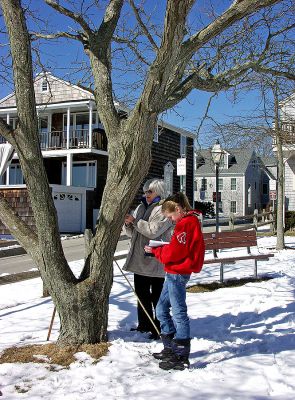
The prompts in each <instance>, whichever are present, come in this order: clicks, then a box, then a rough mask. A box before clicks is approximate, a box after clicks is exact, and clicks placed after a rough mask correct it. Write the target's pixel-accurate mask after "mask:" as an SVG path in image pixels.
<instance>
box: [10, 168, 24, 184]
mask: <svg viewBox="0 0 295 400" xmlns="http://www.w3.org/2000/svg"><path fill="white" fill-rule="evenodd" d="M23 183H24V177H23V173H22V170H21V167H20V164H11V165H10V166H9V185H22V184H23Z"/></svg>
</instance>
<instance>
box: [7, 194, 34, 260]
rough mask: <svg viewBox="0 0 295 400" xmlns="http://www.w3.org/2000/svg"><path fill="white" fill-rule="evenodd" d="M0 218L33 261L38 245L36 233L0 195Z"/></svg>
mask: <svg viewBox="0 0 295 400" xmlns="http://www.w3.org/2000/svg"><path fill="white" fill-rule="evenodd" d="M0 217H1V221H2V222H3V223H4V224H5V225H6V226H7V227H9V230H10V232H11V234H12V235H13V236H14V237H15V238H16V239H17V241H18V242H19V243H20V244H21V245H22V246H23V247H24V248H25V249H26V251H27V252H28V253H29V254H30V255H31V256H32V257H33V258H34V259H35V254H36V253H37V252H38V243H39V242H38V237H37V235H36V233H35V232H34V231H32V229H30V228H29V227H28V225H27V224H26V223H25V222H24V221H23V220H22V219H21V218H20V217H19V216H18V215H17V213H16V212H15V211H14V210H13V208H12V207H11V206H10V205H9V203H8V202H7V201H6V200H5V198H4V197H3V196H2V195H0Z"/></svg>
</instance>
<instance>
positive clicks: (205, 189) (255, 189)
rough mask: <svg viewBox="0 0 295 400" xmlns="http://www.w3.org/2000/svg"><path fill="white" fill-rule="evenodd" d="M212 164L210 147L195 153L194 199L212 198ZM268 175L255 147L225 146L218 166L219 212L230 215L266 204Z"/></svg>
mask: <svg viewBox="0 0 295 400" xmlns="http://www.w3.org/2000/svg"><path fill="white" fill-rule="evenodd" d="M215 176H216V173H215V165H214V163H213V161H212V157H211V152H210V150H202V151H199V152H198V153H197V154H196V172H195V182H196V186H195V187H196V192H195V199H196V200H197V201H210V202H213V194H214V192H215V190H216V178H215ZM269 179H270V178H269V175H268V174H267V172H266V168H265V166H264V164H263V162H262V160H261V159H260V158H259V157H258V156H257V155H256V153H255V151H253V150H247V149H229V150H224V154H223V156H222V159H221V163H220V169H219V192H220V202H219V214H220V215H223V216H229V215H230V213H233V214H236V215H250V214H253V212H254V209H258V210H262V209H263V208H266V207H267V205H268V204H269Z"/></svg>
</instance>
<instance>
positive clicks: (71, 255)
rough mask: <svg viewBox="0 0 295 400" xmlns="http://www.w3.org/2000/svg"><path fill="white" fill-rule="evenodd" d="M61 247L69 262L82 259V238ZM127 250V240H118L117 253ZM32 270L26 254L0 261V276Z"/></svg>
mask: <svg viewBox="0 0 295 400" xmlns="http://www.w3.org/2000/svg"><path fill="white" fill-rule="evenodd" d="M62 246H63V249H64V252H65V256H66V259H67V260H68V261H69V262H70V261H76V260H81V259H82V258H84V237H81V238H73V239H68V240H63V241H62ZM128 248H129V240H120V241H119V242H118V245H117V251H121V250H128ZM32 268H36V267H35V265H34V262H33V261H32V259H31V257H30V256H29V255H27V254H23V255H19V256H12V257H5V258H1V259H0V275H2V274H14V273H18V272H25V271H29V270H31V269H32Z"/></svg>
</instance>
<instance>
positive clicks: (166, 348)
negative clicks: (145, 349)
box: [153, 333, 174, 361]
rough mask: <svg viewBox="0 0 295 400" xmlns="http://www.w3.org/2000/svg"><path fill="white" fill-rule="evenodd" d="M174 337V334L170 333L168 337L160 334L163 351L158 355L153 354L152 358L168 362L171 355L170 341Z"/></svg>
mask: <svg viewBox="0 0 295 400" xmlns="http://www.w3.org/2000/svg"><path fill="white" fill-rule="evenodd" d="M173 337H174V333H170V334H169V335H164V334H161V339H162V342H163V346H164V349H163V350H162V351H160V353H153V356H154V357H155V359H157V360H163V361H164V360H167V361H168V360H169V359H170V358H171V357H172V355H173V351H172V339H173Z"/></svg>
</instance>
